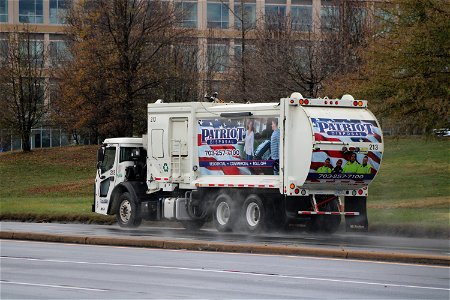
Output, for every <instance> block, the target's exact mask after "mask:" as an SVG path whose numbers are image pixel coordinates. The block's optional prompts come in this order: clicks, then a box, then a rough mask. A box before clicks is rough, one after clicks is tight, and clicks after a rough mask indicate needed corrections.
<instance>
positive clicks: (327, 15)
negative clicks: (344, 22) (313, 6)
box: [320, 6, 339, 32]
mask: <svg viewBox="0 0 450 300" xmlns="http://www.w3.org/2000/svg"><path fill="white" fill-rule="evenodd" d="M338 27H339V9H338V7H336V6H322V7H321V9H320V29H321V30H322V31H324V32H331V31H334V30H336V29H337V28H338Z"/></svg>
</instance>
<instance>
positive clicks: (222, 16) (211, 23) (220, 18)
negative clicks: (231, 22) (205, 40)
mask: <svg viewBox="0 0 450 300" xmlns="http://www.w3.org/2000/svg"><path fill="white" fill-rule="evenodd" d="M207 9H208V18H207V21H208V28H221V29H226V28H228V17H229V15H230V14H229V6H228V4H227V3H210V2H208V5H207Z"/></svg>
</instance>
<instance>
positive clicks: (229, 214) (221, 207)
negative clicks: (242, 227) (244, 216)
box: [213, 193, 239, 232]
mask: <svg viewBox="0 0 450 300" xmlns="http://www.w3.org/2000/svg"><path fill="white" fill-rule="evenodd" d="M238 219H239V214H238V210H237V205H236V202H235V201H233V199H231V197H230V195H228V194H225V193H221V194H219V195H217V197H216V200H215V202H214V211H213V223H214V226H215V227H216V229H217V231H220V232H229V231H233V227H234V226H235V225H236V222H237V221H238Z"/></svg>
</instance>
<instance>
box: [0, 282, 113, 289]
mask: <svg viewBox="0 0 450 300" xmlns="http://www.w3.org/2000/svg"><path fill="white" fill-rule="evenodd" d="M0 284H16V285H29V286H40V287H50V288H56V289H69V290H83V291H93V292H107V291H108V290H102V289H94V288H84V287H78V286H70V285H55V284H40V283H29V282H17V281H8V280H0Z"/></svg>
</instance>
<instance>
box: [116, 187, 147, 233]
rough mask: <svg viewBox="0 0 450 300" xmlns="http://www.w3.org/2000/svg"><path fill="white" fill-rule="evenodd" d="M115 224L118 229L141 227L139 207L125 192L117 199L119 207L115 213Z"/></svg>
mask: <svg viewBox="0 0 450 300" xmlns="http://www.w3.org/2000/svg"><path fill="white" fill-rule="evenodd" d="M116 219H117V223H119V225H120V227H129V228H133V227H138V226H139V225H141V222H142V216H141V211H140V206H139V205H138V204H137V203H136V200H135V199H134V198H133V197H131V195H130V193H128V192H125V193H123V194H122V195H121V196H120V197H119V206H118V207H117V212H116Z"/></svg>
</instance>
